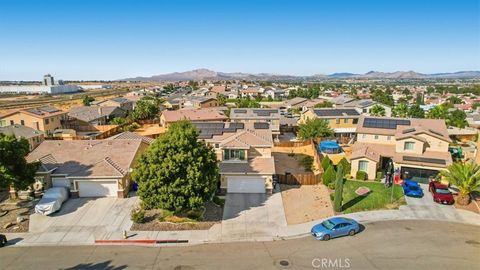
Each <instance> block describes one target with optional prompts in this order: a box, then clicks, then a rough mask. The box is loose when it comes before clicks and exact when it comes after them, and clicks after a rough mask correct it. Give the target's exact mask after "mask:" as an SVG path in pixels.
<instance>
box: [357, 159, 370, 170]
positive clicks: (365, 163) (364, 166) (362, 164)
mask: <svg viewBox="0 0 480 270" xmlns="http://www.w3.org/2000/svg"><path fill="white" fill-rule="evenodd" d="M358 170H359V171H362V172H367V170H368V161H366V160H360V161H359V162H358Z"/></svg>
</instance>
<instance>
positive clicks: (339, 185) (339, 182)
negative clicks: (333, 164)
mask: <svg viewBox="0 0 480 270" xmlns="http://www.w3.org/2000/svg"><path fill="white" fill-rule="evenodd" d="M335 185H336V189H335V197H334V201H333V208H334V209H335V211H337V212H340V211H342V200H343V166H342V165H340V166H338V169H337V175H336V177H335Z"/></svg>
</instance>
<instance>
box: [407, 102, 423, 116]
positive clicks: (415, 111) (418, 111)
mask: <svg viewBox="0 0 480 270" xmlns="http://www.w3.org/2000/svg"><path fill="white" fill-rule="evenodd" d="M408 117H411V118H425V111H423V109H422V108H420V105H418V104H415V105H412V106H411V107H410V108H409V109H408Z"/></svg>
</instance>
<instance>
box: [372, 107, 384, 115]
mask: <svg viewBox="0 0 480 270" xmlns="http://www.w3.org/2000/svg"><path fill="white" fill-rule="evenodd" d="M370 114H371V115H372V116H385V108H384V107H383V106H381V105H379V104H375V105H373V107H372V108H371V109H370Z"/></svg>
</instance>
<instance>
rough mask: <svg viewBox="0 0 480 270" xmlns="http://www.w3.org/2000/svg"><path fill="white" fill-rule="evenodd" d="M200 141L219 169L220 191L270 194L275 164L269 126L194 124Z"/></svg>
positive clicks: (218, 123) (265, 124)
mask: <svg viewBox="0 0 480 270" xmlns="http://www.w3.org/2000/svg"><path fill="white" fill-rule="evenodd" d="M194 125H195V126H196V127H197V129H198V130H199V132H200V134H199V137H198V138H199V140H204V141H205V142H206V143H208V144H210V145H212V147H213V148H214V149H215V153H216V154H217V159H218V161H219V168H220V190H221V191H222V192H224V193H225V192H228V193H271V192H272V190H273V185H272V176H273V174H275V161H274V158H273V157H272V147H273V141H272V132H271V130H270V126H269V124H268V123H232V122H227V123H222V122H216V123H194Z"/></svg>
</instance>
